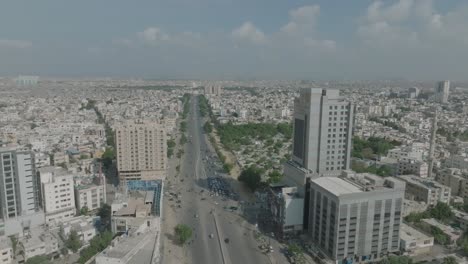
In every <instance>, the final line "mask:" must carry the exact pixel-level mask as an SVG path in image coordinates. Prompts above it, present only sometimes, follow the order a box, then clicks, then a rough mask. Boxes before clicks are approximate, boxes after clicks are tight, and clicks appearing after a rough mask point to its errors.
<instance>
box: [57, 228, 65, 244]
mask: <svg viewBox="0 0 468 264" xmlns="http://www.w3.org/2000/svg"><path fill="white" fill-rule="evenodd" d="M58 235H59V237H60V239H62V241H65V230H63V225H60V227H59V232H58Z"/></svg>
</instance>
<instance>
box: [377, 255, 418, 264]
mask: <svg viewBox="0 0 468 264" xmlns="http://www.w3.org/2000/svg"><path fill="white" fill-rule="evenodd" d="M412 263H413V260H412V259H411V258H410V257H408V256H389V257H387V258H384V259H382V260H381V261H379V264H412Z"/></svg>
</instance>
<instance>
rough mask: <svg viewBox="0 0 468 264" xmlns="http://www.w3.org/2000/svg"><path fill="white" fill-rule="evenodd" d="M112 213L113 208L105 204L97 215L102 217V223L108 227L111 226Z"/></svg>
mask: <svg viewBox="0 0 468 264" xmlns="http://www.w3.org/2000/svg"><path fill="white" fill-rule="evenodd" d="M111 213H112V212H111V207H110V205H108V204H103V205H102V206H101V208H99V211H98V212H97V215H98V216H99V217H101V222H102V223H104V224H105V225H106V226H107V227H109V225H110V218H111Z"/></svg>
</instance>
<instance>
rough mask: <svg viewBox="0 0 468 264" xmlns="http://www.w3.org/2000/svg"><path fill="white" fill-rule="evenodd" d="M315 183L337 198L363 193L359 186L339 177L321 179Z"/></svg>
mask: <svg viewBox="0 0 468 264" xmlns="http://www.w3.org/2000/svg"><path fill="white" fill-rule="evenodd" d="M313 182H314V183H315V184H317V185H319V186H320V187H322V188H324V189H326V190H328V191H329V192H331V193H332V194H334V195H336V196H339V195H343V194H350V193H360V192H362V190H361V189H360V188H358V187H357V186H355V185H353V184H351V183H350V182H348V181H345V180H343V179H341V178H337V177H320V178H318V179H315V180H313Z"/></svg>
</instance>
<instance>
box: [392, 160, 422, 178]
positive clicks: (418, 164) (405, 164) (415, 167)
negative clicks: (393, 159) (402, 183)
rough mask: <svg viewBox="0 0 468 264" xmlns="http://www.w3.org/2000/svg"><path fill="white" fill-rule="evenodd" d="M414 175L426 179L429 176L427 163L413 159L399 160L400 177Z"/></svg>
mask: <svg viewBox="0 0 468 264" xmlns="http://www.w3.org/2000/svg"><path fill="white" fill-rule="evenodd" d="M405 174H414V175H418V176H419V177H422V178H426V177H427V174H428V165H427V163H426V162H424V161H421V160H416V159H411V158H404V159H400V160H398V175H405Z"/></svg>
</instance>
